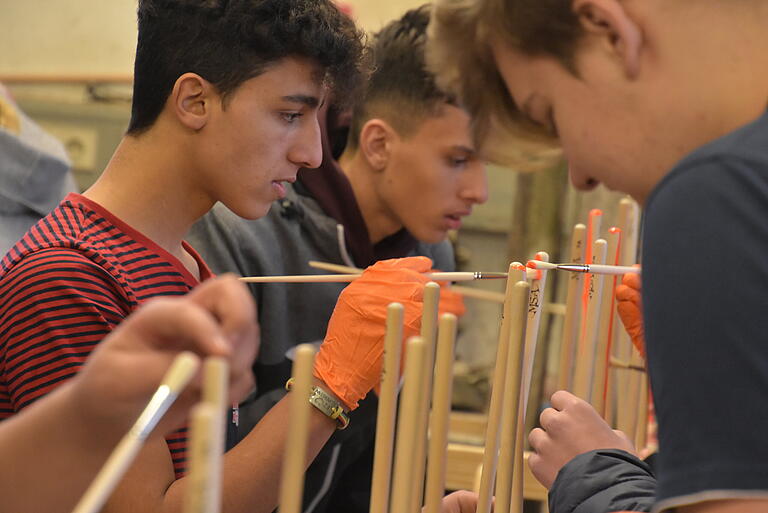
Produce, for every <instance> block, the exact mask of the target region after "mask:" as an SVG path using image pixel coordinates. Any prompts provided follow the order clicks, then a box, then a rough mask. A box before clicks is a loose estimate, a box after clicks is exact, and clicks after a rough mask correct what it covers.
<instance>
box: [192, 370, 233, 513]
mask: <svg viewBox="0 0 768 513" xmlns="http://www.w3.org/2000/svg"><path fill="white" fill-rule="evenodd" d="M228 384H229V364H228V363H227V361H226V360H225V359H224V358H221V357H209V358H206V359H205V361H204V362H203V396H202V402H200V403H198V404H197V406H195V408H194V409H193V410H192V413H191V415H190V426H189V457H188V465H187V470H188V471H187V479H188V484H187V485H186V486H185V487H184V513H218V512H219V511H221V486H222V483H221V471H222V461H221V459H222V456H223V455H224V445H225V439H226V429H225V424H224V423H225V421H226V420H225V413H226V411H227V397H228V395H229V390H228V388H229V387H228Z"/></svg>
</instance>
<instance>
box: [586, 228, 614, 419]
mask: <svg viewBox="0 0 768 513" xmlns="http://www.w3.org/2000/svg"><path fill="white" fill-rule="evenodd" d="M607 240H608V248H607V251H606V255H607V256H606V261H607V262H608V263H609V264H615V263H616V262H617V261H618V258H619V251H620V250H621V247H620V242H621V230H619V229H618V228H616V227H612V228H611V229H610V230H608V238H607ZM615 290H616V277H615V276H605V277H604V278H603V290H602V292H601V294H600V296H601V297H600V325H599V328H598V334H597V344H596V346H595V347H596V349H595V371H594V373H593V379H592V395H591V397H592V404H593V406H594V407H595V410H597V413H599V414H600V415H601V416H602V417H603V418H605V417H606V415H605V406H606V404H605V402H606V401H605V399H606V397H605V393H606V384H607V382H608V359H609V355H608V350H609V349H610V346H611V340H610V338H611V337H612V336H613V320H614V315H613V311H614V305H615V301H614V297H615V296H616V293H615Z"/></svg>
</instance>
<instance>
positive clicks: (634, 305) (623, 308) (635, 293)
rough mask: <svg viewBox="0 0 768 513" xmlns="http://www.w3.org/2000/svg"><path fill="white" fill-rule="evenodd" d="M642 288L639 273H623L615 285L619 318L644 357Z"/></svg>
mask: <svg viewBox="0 0 768 513" xmlns="http://www.w3.org/2000/svg"><path fill="white" fill-rule="evenodd" d="M641 292H642V288H641V283H640V275H639V274H634V273H632V274H625V275H624V279H622V280H621V285H619V286H618V287H616V301H617V308H618V311H619V318H620V319H621V323H622V324H623V325H624V329H626V330H627V333H629V337H630V338H631V339H632V344H634V346H635V347H636V348H637V350H638V351H640V354H641V355H642V356H643V358H645V329H644V328H643V304H642V294H641Z"/></svg>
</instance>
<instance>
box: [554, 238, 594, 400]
mask: <svg viewBox="0 0 768 513" xmlns="http://www.w3.org/2000/svg"><path fill="white" fill-rule="evenodd" d="M586 233H587V227H586V226H584V225H583V224H577V225H576V226H574V227H573V235H572V236H571V253H570V256H569V258H570V260H572V261H573V262H576V263H581V262H584V242H585V237H586ZM567 279H568V296H567V299H566V303H565V305H566V306H565V320H564V321H563V338H562V343H561V344H560V365H559V371H558V377H557V388H558V390H570V389H571V382H572V373H573V362H574V360H575V358H574V356H575V355H574V350H575V348H576V343H577V341H578V339H579V329H580V328H581V322H580V321H581V292H582V290H584V275H583V274H581V273H571V274H570V276H568V278H567Z"/></svg>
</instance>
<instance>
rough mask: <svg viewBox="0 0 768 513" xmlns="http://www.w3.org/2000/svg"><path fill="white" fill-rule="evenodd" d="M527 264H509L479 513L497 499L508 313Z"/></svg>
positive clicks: (484, 456) (488, 508)
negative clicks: (495, 492) (516, 284)
mask: <svg viewBox="0 0 768 513" xmlns="http://www.w3.org/2000/svg"><path fill="white" fill-rule="evenodd" d="M524 272H525V271H524V268H523V265H522V264H521V263H519V262H513V263H511V264H510V265H509V279H508V280H507V288H506V293H505V296H506V300H505V301H504V310H503V315H502V319H501V327H500V329H499V342H498V346H497V348H496V365H495V367H494V371H493V384H492V385H491V400H490V404H489V406H488V424H487V426H486V432H485V449H484V451H483V471H482V474H481V476H480V492H479V497H478V502H477V513H489V512H490V511H491V500H492V498H493V483H494V480H495V478H496V465H497V462H498V456H499V429H500V428H501V408H502V406H503V399H504V382H505V378H506V370H507V357H508V355H509V330H510V323H509V320H510V318H509V316H508V315H507V314H506V313H507V311H508V310H509V308H510V305H512V304H513V303H512V302H513V301H514V290H515V283H517V281H519V280H516V281H513V279H514V278H519V277H521V276H524V274H523V273H524Z"/></svg>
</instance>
